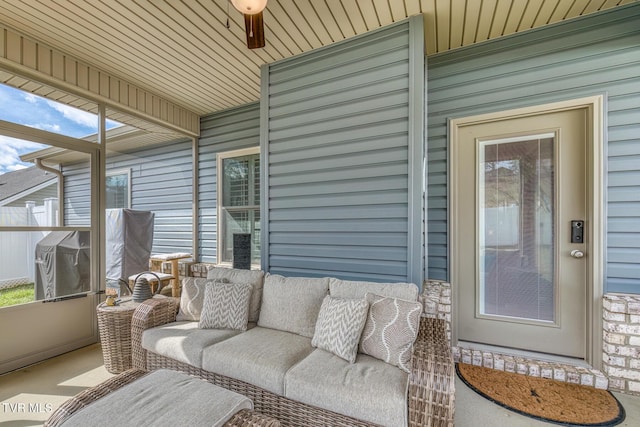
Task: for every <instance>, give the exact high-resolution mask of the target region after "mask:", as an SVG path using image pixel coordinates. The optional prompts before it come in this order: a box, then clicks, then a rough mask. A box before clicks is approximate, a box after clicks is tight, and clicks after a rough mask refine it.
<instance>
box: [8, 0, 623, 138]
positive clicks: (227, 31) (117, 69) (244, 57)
mask: <svg viewBox="0 0 640 427" xmlns="http://www.w3.org/2000/svg"><path fill="white" fill-rule="evenodd" d="M634 1H635V0H482V1H481V0H358V1H356V0H295V1H294V0H269V2H268V4H267V9H266V10H265V12H264V22H265V35H266V41H267V46H266V47H265V48H263V49H255V50H249V49H247V48H246V46H245V34H244V21H243V18H242V15H241V14H240V13H239V12H237V11H235V10H234V9H233V7H229V3H228V1H227V0H153V1H132V0H126V1H125V0H100V1H97V0H65V1H62V0H60V1H36V0H2V7H1V8H0V24H5V25H6V26H8V28H10V29H12V30H15V31H16V32H18V33H20V34H24V35H26V36H28V37H29V38H30V39H31V40H38V41H40V42H42V43H46V44H47V45H49V46H51V47H53V48H54V49H57V50H58V51H59V52H60V54H61V55H63V56H64V55H69V56H70V57H72V58H75V59H77V60H78V61H79V63H78V64H88V65H87V66H90V67H91V69H95V70H101V72H104V73H106V74H108V75H109V76H112V78H114V79H116V80H120V81H124V82H128V84H130V85H132V86H134V87H136V88H138V90H140V91H145V92H147V93H149V94H154V95H150V96H151V97H153V96H156V97H157V101H153V100H151V101H150V105H145V108H147V110H145V112H146V113H147V114H149V113H150V111H149V109H150V110H151V114H152V116H154V117H155V116H156V115H155V112H154V102H155V103H156V104H157V106H158V107H159V108H160V110H163V109H165V107H164V106H165V105H171V106H174V108H181V107H182V108H184V110H185V112H186V111H191V112H193V113H195V114H197V115H206V114H209V113H212V112H216V111H220V110H223V109H227V108H230V107H234V106H238V105H242V104H245V103H247V102H251V101H256V100H258V98H259V96H260V65H261V64H264V63H271V62H274V61H277V60H280V59H283V58H287V57H290V56H293V55H296V54H299V53H302V52H305V51H309V50H312V49H314V48H318V47H321V46H325V45H328V44H331V43H334V42H337V41H340V40H344V39H346V38H349V37H352V36H354V35H356V34H362V33H365V32H367V31H371V30H374V29H377V28H380V27H382V26H386V25H389V24H391V23H394V22H398V21H401V20H403V19H405V18H407V17H409V16H412V15H415V14H420V13H422V14H423V16H424V20H425V46H426V53H427V54H434V53H439V52H445V51H447V50H450V49H455V48H457V47H461V46H466V45H471V44H473V43H477V42H481V41H484V40H488V39H492V38H496V37H501V36H505V35H509V34H513V33H516V32H520V31H525V30H528V29H531V28H536V27H540V26H544V25H547V24H551V23H555V22H560V21H563V20H567V19H571V18H575V17H578V16H583V15H587V14H590V13H593V12H597V11H599V10H604V9H608V8H612V7H616V6H621V5H625V4H628V3H633V2H634ZM227 11H229V15H227ZM227 16H228V19H229V28H227V26H226V23H227ZM31 43H32V42H30V41H27V42H26V48H28V49H31V48H33V45H32V44H31ZM0 49H1V48H0ZM3 54H6V52H3ZM51 60H53V59H52V58H47V59H46V61H51ZM65 70H67V71H69V68H68V66H67V68H65ZM62 71H64V70H62ZM67 71H65V72H67ZM70 71H71V73H72V74H73V73H74V72H76V71H75V69H74V68H73V67H71V70H70ZM77 77H78V78H79V77H80V73H78V74H77ZM103 85H104V87H102V86H103ZM100 86H101V87H100V90H101V92H100V93H101V94H102V93H103V92H102V91H104V90H107V89H108V87H113V86H112V82H110V83H103V82H102V81H101V82H100ZM109 90H111V89H109ZM119 90H120V91H122V90H123V89H122V85H120V87H119ZM138 100H140V99H138ZM119 101H120V102H122V99H120V100H119ZM145 102H146V101H145ZM163 103H166V104H163ZM177 106H181V107H177ZM138 107H139V104H138V105H137V106H136V108H138ZM125 111H126V110H125ZM172 113H173V114H174V115H176V113H175V111H173V110H172ZM166 114H168V113H166ZM185 114H186V113H185ZM187 116H188V117H180V114H177V117H173V121H174V122H177V123H174V124H176V125H179V126H180V127H183V128H189V129H190V126H193V125H195V123H192V122H191V120H192V117H191V116H189V115H188V114H187ZM163 120H166V117H165V118H163Z"/></svg>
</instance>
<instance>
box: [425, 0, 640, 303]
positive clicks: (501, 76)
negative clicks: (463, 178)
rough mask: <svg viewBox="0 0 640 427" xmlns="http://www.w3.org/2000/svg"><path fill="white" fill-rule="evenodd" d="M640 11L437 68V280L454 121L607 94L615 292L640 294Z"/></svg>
mask: <svg viewBox="0 0 640 427" xmlns="http://www.w3.org/2000/svg"><path fill="white" fill-rule="evenodd" d="M639 22H640V4H634V5H631V6H628V7H623V8H620V9H616V10H613V11H607V12H603V13H599V14H595V15H591V16H588V17H585V18H580V19H577V20H572V21H568V22H566V23H562V24H558V25H553V26H550V27H546V28H542V29H539V30H532V31H529V32H526V33H522V34H520V35H515V36H512V37H507V38H504V39H499V40H496V41H491V42H486V43H482V44H479V45H476V46H473V47H469V48H463V49H459V50H454V51H451V52H449V53H445V54H439V55H433V56H430V57H429V62H428V78H429V84H428V159H429V166H428V170H429V174H428V195H429V196H428V206H429V209H428V214H427V219H428V241H429V249H428V275H429V277H433V278H438V279H446V278H447V277H448V259H447V252H448V251H447V119H448V118H456V117H465V116H470V115H475V114H481V113H487V112H494V111H501V110H508V109H512V108H517V107H523V106H530V105H537V104H544V103H549V102H554V101H560V100H567V99H572V98H579V97H584V96H589V95H595V94H606V95H607V132H606V133H607V138H608V144H607V152H608V162H607V165H606V167H607V171H608V172H607V183H608V186H607V223H606V227H607V248H606V252H607V253H606V256H607V264H606V267H607V277H606V290H607V291H609V292H636V293H638V292H640V191H639V190H640V184H639V183H640V137H639V135H640V25H638V23H639Z"/></svg>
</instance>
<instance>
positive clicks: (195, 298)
mask: <svg viewBox="0 0 640 427" xmlns="http://www.w3.org/2000/svg"><path fill="white" fill-rule="evenodd" d="M226 281H227V280H226V279H216V280H210V279H200V278H195V277H185V278H184V279H182V291H181V293H180V310H179V311H178V315H177V316H176V320H177V321H183V320H188V321H196V322H197V321H199V320H200V313H201V312H202V305H203V304H204V289H205V288H206V286H207V285H208V284H212V283H214V282H226Z"/></svg>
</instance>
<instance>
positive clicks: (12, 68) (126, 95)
mask: <svg viewBox="0 0 640 427" xmlns="http://www.w3.org/2000/svg"><path fill="white" fill-rule="evenodd" d="M0 68H3V69H5V70H7V71H9V72H10V73H14V74H17V75H19V76H21V77H24V78H27V79H31V80H35V81H39V82H42V83H45V84H49V85H51V86H54V87H57V88H59V89H61V90H64V91H66V92H69V93H71V94H75V95H78V96H81V97H83V98H85V99H88V100H91V101H94V102H97V103H103V104H105V105H106V106H107V107H109V108H112V109H115V110H119V111H122V112H125V113H127V114H130V115H133V116H138V117H140V118H142V119H144V120H146V121H149V122H151V123H155V124H157V125H160V126H163V127H166V128H168V129H171V130H173V131H177V132H180V133H182V134H184V135H187V136H198V135H199V134H200V116H199V115H198V114H196V113H194V112H192V111H189V110H188V109H186V108H184V107H181V106H178V105H176V104H175V103H173V102H171V101H169V100H167V99H166V98H164V97H162V96H159V95H156V94H154V93H153V92H150V91H147V90H144V89H142V88H140V87H138V86H136V85H134V84H132V83H129V82H127V81H126V80H124V79H121V78H119V77H116V76H114V75H111V74H109V73H107V72H105V71H102V70H99V69H97V68H95V67H93V66H91V65H88V64H86V63H83V62H82V61H80V60H78V59H76V58H74V57H72V56H69V55H65V54H63V53H62V52H60V51H58V50H56V49H54V48H52V47H49V46H47V45H45V44H43V43H40V42H36V41H33V40H31V39H30V38H28V37H25V36H23V35H21V34H19V33H17V32H15V31H12V30H11V29H9V28H6V27H0Z"/></svg>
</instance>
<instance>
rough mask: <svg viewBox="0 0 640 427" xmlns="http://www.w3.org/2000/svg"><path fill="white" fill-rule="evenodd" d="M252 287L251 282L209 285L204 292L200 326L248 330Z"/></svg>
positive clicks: (203, 327)
mask: <svg viewBox="0 0 640 427" xmlns="http://www.w3.org/2000/svg"><path fill="white" fill-rule="evenodd" d="M252 288H253V287H252V286H251V285H250V284H249V283H213V284H211V285H208V286H207V287H206V289H205V292H204V305H203V307H202V314H201V315H200V323H199V324H198V327H199V328H201V329H236V330H241V331H246V330H247V323H248V322H249V299H250V298H251V289H252Z"/></svg>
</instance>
